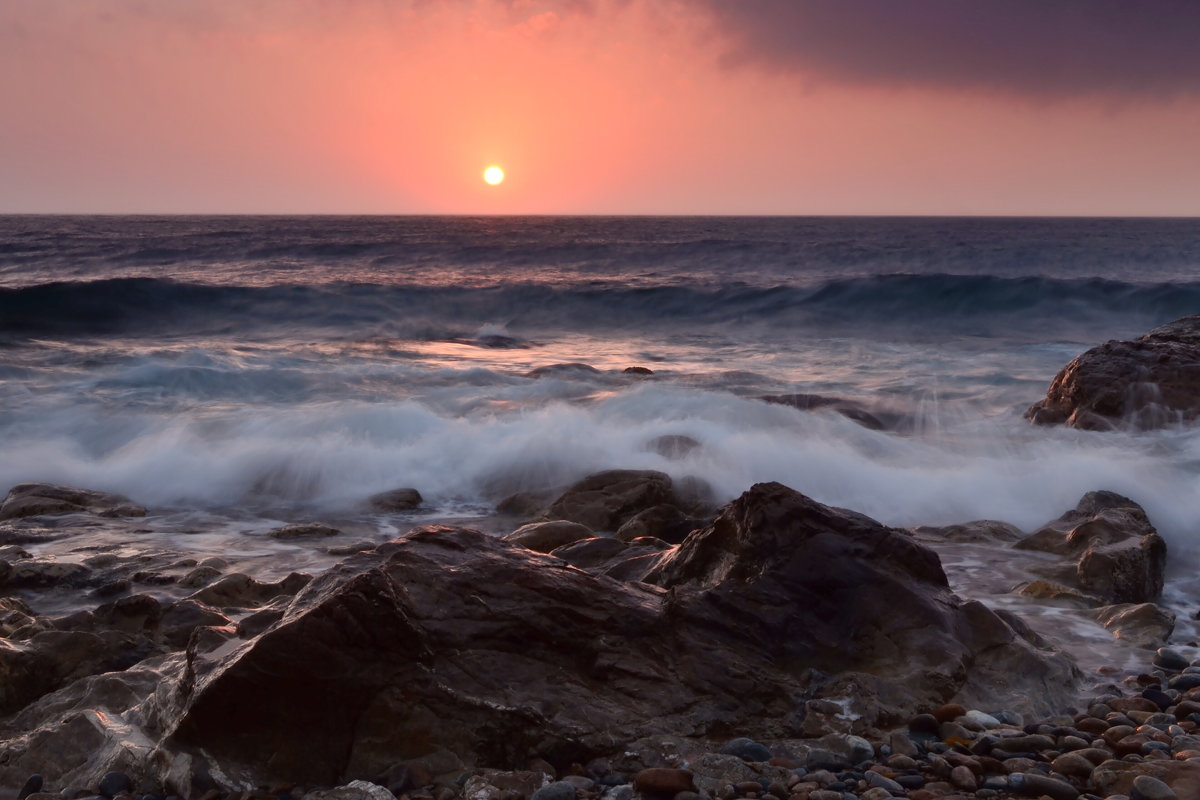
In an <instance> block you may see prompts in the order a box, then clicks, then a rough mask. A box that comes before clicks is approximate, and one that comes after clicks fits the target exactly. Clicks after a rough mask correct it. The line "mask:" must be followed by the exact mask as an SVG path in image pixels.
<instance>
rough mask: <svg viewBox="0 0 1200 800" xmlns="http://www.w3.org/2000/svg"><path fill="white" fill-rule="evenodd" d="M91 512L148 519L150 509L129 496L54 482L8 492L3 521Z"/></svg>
mask: <svg viewBox="0 0 1200 800" xmlns="http://www.w3.org/2000/svg"><path fill="white" fill-rule="evenodd" d="M79 513H90V514H97V515H99V516H102V517H144V516H146V509H144V508H142V507H141V506H138V505H134V503H133V501H132V500H130V499H129V498H128V497H125V496H124V495H119V494H109V493H107V492H93V491H90V490H88V489H73V488H71V487H69V486H56V485H54V484H50V483H22V484H18V485H17V486H14V487H13V488H11V489H9V490H8V494H7V495H6V496H5V498H4V501H3V503H0V520H6V519H21V518H24V517H33V516H40V515H43V514H79Z"/></svg>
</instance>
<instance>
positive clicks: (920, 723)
mask: <svg viewBox="0 0 1200 800" xmlns="http://www.w3.org/2000/svg"><path fill="white" fill-rule="evenodd" d="M939 724H940V723H939V722H938V720H937V718H936V717H935V716H933V714H917V715H916V716H915V717H913V718H912V719H910V720H909V721H908V729H909V730H910V731H912V732H913V733H931V734H936V733H937V732H938V726H939Z"/></svg>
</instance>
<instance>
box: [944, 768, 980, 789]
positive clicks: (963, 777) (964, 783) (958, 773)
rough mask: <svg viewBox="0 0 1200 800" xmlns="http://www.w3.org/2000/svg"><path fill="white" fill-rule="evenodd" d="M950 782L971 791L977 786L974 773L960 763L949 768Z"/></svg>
mask: <svg viewBox="0 0 1200 800" xmlns="http://www.w3.org/2000/svg"><path fill="white" fill-rule="evenodd" d="M950 783H952V784H954V785H955V786H957V787H958V788H959V789H962V790H964V791H967V792H973V791H975V790H976V789H977V788H978V787H979V784H978V782H977V781H976V780H975V773H974V772H971V770H970V768H969V767H967V766H964V765H962V764H960V765H958V766H957V767H955V768H954V769H952V770H950Z"/></svg>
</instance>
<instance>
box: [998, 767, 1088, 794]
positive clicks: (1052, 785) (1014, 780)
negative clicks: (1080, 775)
mask: <svg viewBox="0 0 1200 800" xmlns="http://www.w3.org/2000/svg"><path fill="white" fill-rule="evenodd" d="M1008 782H1009V787H1010V788H1011V789H1013V790H1015V791H1017V792H1020V793H1021V794H1025V795H1028V796H1030V797H1040V796H1041V795H1046V796H1047V797H1049V798H1050V799H1051V800H1075V799H1076V798H1077V797H1079V790H1078V789H1076V788H1075V787H1074V786H1072V785H1071V784H1069V783H1066V782H1064V781H1060V780H1056V779H1054V778H1048V777H1046V776H1045V775H1039V774H1038V773H1036V772H1022V773H1018V774H1016V775H1009V776H1008Z"/></svg>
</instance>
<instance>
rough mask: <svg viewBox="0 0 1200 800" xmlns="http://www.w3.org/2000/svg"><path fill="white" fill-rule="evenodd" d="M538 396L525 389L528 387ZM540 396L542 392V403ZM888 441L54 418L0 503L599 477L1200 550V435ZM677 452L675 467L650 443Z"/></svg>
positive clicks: (467, 423) (855, 432) (655, 410)
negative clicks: (633, 475) (1138, 520)
mask: <svg viewBox="0 0 1200 800" xmlns="http://www.w3.org/2000/svg"><path fill="white" fill-rule="evenodd" d="M528 385H530V386H538V385H540V384H538V383H533V384H528ZM549 394H551V396H552V395H553V392H550V393H549ZM921 430H922V431H923V432H921V433H918V434H913V435H900V434H895V433H888V432H882V431H873V430H868V429H866V428H863V427H861V426H860V425H858V424H856V423H854V422H852V421H850V420H849V419H846V418H845V417H842V416H841V415H839V414H837V413H835V412H831V411H823V412H801V411H796V410H794V409H791V408H788V407H784V406H774V405H769V404H766V403H762V402H759V401H756V400H751V399H745V398H739V397H735V396H734V395H732V394H728V393H725V392H711V391H697V390H695V389H690V388H681V387H676V386H671V385H668V384H657V385H647V386H642V387H636V388H632V389H628V390H625V391H621V392H617V393H614V394H612V395H610V396H607V397H605V398H603V399H600V400H597V401H595V402H592V403H588V404H580V403H573V402H564V401H560V400H554V399H551V400H549V401H548V402H540V403H529V398H528V395H525V397H524V398H523V402H521V403H519V404H517V406H516V407H515V408H514V409H512V410H507V411H500V412H496V411H494V410H489V411H484V412H478V413H469V414H463V415H456V414H449V413H444V412H439V411H435V410H433V409H432V408H430V407H429V406H427V405H424V404H422V403H419V402H416V401H412V400H408V401H401V402H394V403H388V402H362V401H337V402H322V403H311V404H298V405H292V406H287V407H270V406H268V407H260V406H254V405H236V406H232V407H229V408H224V409H223V408H221V407H219V406H214V405H207V406H205V407H203V409H202V412H200V413H193V414H188V413H174V414H169V415H168V414H161V413H158V412H155V411H149V412H144V413H143V412H139V411H137V410H135V409H126V410H125V411H123V412H122V413H119V414H114V413H112V412H111V411H100V410H97V409H95V407H89V406H79V407H65V408H60V409H58V410H51V411H47V412H45V413H44V414H42V415H40V416H39V417H38V418H37V419H36V420H34V419H30V418H26V419H25V420H24V424H23V425H22V426H20V428H19V429H11V428H10V430H9V433H8V435H7V436H6V437H5V440H4V442H3V445H2V449H0V453H2V456H0V484H13V483H17V482H20V481H28V480H45V481H56V482H62V483H67V484H72V485H79V486H88V487H95V488H101V489H106V490H113V491H119V492H122V493H125V494H128V495H130V496H131V497H133V498H134V499H135V500H137V501H139V502H142V503H147V504H150V505H167V506H176V505H185V506H186V505H195V506H201V507H222V506H235V505H248V506H250V507H253V506H254V505H255V504H256V503H268V504H271V505H277V504H278V503H279V502H281V501H284V502H289V503H295V504H299V505H301V506H307V507H315V508H324V509H330V510H337V509H342V508H347V507H350V506H352V505H353V504H355V503H356V502H358V501H360V500H361V499H362V498H363V497H365V496H367V495H369V494H371V493H373V492H377V491H382V490H385V489H389V488H394V487H397V486H414V487H416V488H418V489H419V490H420V491H421V492H422V494H423V495H425V496H426V497H427V498H429V500H430V502H432V503H434V504H442V505H446V506H451V505H462V504H464V503H466V504H479V505H481V506H483V505H490V504H491V503H492V502H494V501H495V500H496V499H498V496H499V495H501V494H503V493H507V492H512V491H518V490H522V489H534V488H542V487H547V486H557V485H563V484H565V483H568V482H570V481H572V480H575V479H577V478H579V477H581V476H583V475H585V474H587V473H589V472H592V471H596V470H600V469H608V468H636V469H658V470H662V471H665V472H667V473H669V474H671V475H672V476H674V477H676V478H681V477H683V476H685V475H695V476H698V477H701V478H703V479H704V480H706V481H708V482H709V483H710V484H711V485H712V487H713V488H714V490H715V491H716V493H717V495H718V499H720V500H728V499H731V498H733V497H735V496H737V495H738V494H739V493H741V492H742V491H744V490H745V489H746V488H748V487H749V486H750V485H751V484H753V483H756V482H760V481H779V482H782V483H784V484H787V485H789V486H792V487H793V488H795V489H797V490H799V491H802V492H804V493H806V494H809V495H811V496H812V497H814V498H816V499H817V500H819V501H821V502H824V503H828V504H832V505H837V506H843V507H847V508H852V509H855V510H857V511H860V512H862V513H865V514H868V515H870V516H872V517H875V518H877V519H879V520H881V521H883V522H885V523H888V524H892V525H898V526H910V525H917V524H947V523H953V522H962V521H966V520H971V519H981V518H991V519H1002V520H1005V521H1007V522H1011V523H1013V524H1016V525H1017V526H1019V527H1021V528H1023V529H1026V530H1029V529H1032V528H1034V527H1036V526H1037V525H1039V524H1040V523H1042V522H1045V521H1047V520H1049V519H1052V518H1054V517H1056V516H1058V515H1059V514H1061V513H1062V512H1063V511H1064V510H1066V509H1068V508H1071V507H1073V506H1074V504H1075V503H1076V501H1077V500H1078V499H1079V497H1080V496H1081V495H1082V494H1083V493H1085V492H1087V491H1090V490H1093V489H1108V490H1112V491H1116V492H1120V493H1121V494H1125V495H1127V496H1129V497H1131V498H1133V499H1134V500H1136V501H1137V502H1139V503H1141V504H1142V505H1144V506H1145V507H1146V508H1147V510H1148V512H1149V513H1150V515H1151V518H1152V519H1153V521H1154V522H1155V524H1156V525H1157V526H1158V527H1159V528H1160V529H1161V530H1162V532H1163V533H1164V535H1166V536H1167V537H1168V540H1169V541H1170V543H1171V544H1172V545H1173V546H1175V547H1179V548H1183V549H1190V548H1191V547H1192V546H1193V539H1194V538H1195V537H1196V535H1197V532H1198V531H1200V506H1198V505H1197V504H1196V502H1195V498H1196V497H1197V496H1200V471H1198V470H1197V469H1196V464H1197V462H1198V461H1200V435H1198V434H1197V433H1196V432H1190V433H1187V432H1179V431H1170V432H1163V433H1159V434H1138V435H1133V434H1093V433H1087V432H1080V431H1073V430H1066V429H1045V428H1033V427H1030V426H1029V425H1028V424H1027V423H1025V422H1023V421H1022V420H1020V419H1019V418H1017V417H1016V416H1015V415H1008V416H1000V417H995V418H991V419H985V420H974V421H969V422H964V421H962V420H961V419H959V418H954V419H950V420H944V421H943V423H942V424H936V425H935V424H933V422H931V421H930V422H928V423H927V424H926V425H924V426H921ZM667 434H679V435H685V436H689V437H692V438H693V439H696V440H697V441H699V442H700V443H701V447H699V448H697V449H696V450H694V451H692V452H690V453H688V454H687V455H686V456H685V457H684V458H681V459H678V460H671V459H668V458H666V457H664V456H662V455H660V454H658V453H656V452H654V451H653V450H652V449H650V448H649V447H648V446H647V443H648V442H649V441H650V440H652V439H653V438H654V437H656V436H661V435H667Z"/></svg>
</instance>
